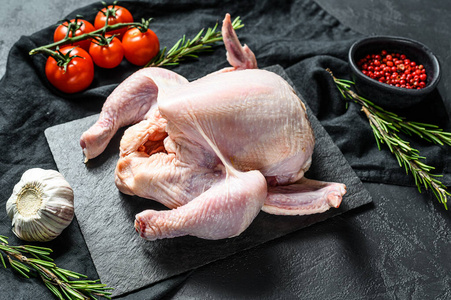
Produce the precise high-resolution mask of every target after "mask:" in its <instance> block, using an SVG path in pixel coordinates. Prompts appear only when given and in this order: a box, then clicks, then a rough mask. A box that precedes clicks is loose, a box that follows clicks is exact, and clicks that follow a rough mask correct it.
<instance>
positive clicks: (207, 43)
mask: <svg viewBox="0 0 451 300" xmlns="http://www.w3.org/2000/svg"><path fill="white" fill-rule="evenodd" d="M217 27H218V23H216V25H215V26H214V27H213V28H208V29H207V31H206V32H205V34H204V35H202V34H203V33H204V29H202V30H201V31H200V32H199V33H198V34H197V35H196V36H195V37H194V38H193V39H186V36H185V35H183V37H182V38H181V39H179V40H178V41H177V42H176V43H175V44H174V46H173V47H172V48H171V49H170V50H169V51H167V48H166V47H164V48H163V49H161V50H160V52H158V54H157V55H156V56H155V57H154V58H153V59H152V60H151V61H150V62H149V63H147V64H146V66H145V67H162V66H174V65H178V64H179V62H180V61H182V60H183V58H184V57H192V58H197V57H198V56H197V55H196V54H195V53H199V52H203V51H208V50H210V49H211V48H212V45H213V44H214V43H216V42H220V41H222V35H221V31H220V30H217ZM232 27H233V29H235V30H237V29H240V28H242V27H244V24H242V22H241V19H240V17H237V18H235V20H233V22H232Z"/></svg>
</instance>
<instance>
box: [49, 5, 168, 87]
mask: <svg viewBox="0 0 451 300" xmlns="http://www.w3.org/2000/svg"><path fill="white" fill-rule="evenodd" d="M107 15H108V20H107ZM106 22H108V25H114V24H117V23H132V22H133V16H132V14H131V13H130V11H129V10H127V9H126V8H124V7H122V6H118V5H115V4H113V5H108V6H107V7H105V8H103V9H102V10H101V11H99V12H98V13H97V15H96V17H95V20H94V25H92V24H91V23H90V22H88V21H86V20H83V19H80V18H78V17H77V18H75V19H72V20H70V21H65V22H64V23H62V24H61V25H59V26H58V27H57V28H56V30H55V33H54V37H53V38H54V41H55V42H57V41H60V40H62V39H64V38H66V36H68V37H74V36H80V35H82V34H85V33H89V32H92V31H95V30H97V29H100V28H103V27H104V26H105V23H106ZM74 47H76V48H74ZM71 49H73V50H72V51H70V50H71ZM159 50H160V43H159V40H158V37H157V35H156V34H155V33H154V32H153V31H152V30H150V29H147V30H146V31H145V32H141V30H140V29H138V28H134V27H133V28H128V27H123V28H120V29H116V30H112V31H108V32H107V35H106V36H105V37H102V38H100V39H86V40H83V41H79V42H76V43H74V44H71V45H69V46H65V47H63V48H62V49H60V52H61V53H62V54H66V53H69V56H71V57H72V59H71V60H70V61H69V62H68V63H67V64H66V65H65V66H64V67H63V65H62V64H61V62H60V63H58V61H57V60H56V59H55V58H54V57H52V56H50V57H49V58H48V59H47V63H46V67H45V72H46V76H47V78H48V80H49V81H50V83H52V84H53V85H54V86H55V87H56V88H58V89H59V90H61V91H63V92H66V93H75V92H79V91H82V90H84V89H86V88H87V87H88V86H89V85H90V84H91V83H92V81H93V79H94V65H93V63H94V64H95V65H97V66H98V67H101V68H107V69H111V68H115V67H117V66H118V65H119V64H120V63H121V62H122V60H123V58H124V56H125V58H126V59H127V60H128V61H129V62H130V63H132V64H134V65H137V66H144V65H145V64H146V63H148V62H149V61H150V60H151V59H152V58H153V57H155V56H156V55H157V54H158V51H159Z"/></svg>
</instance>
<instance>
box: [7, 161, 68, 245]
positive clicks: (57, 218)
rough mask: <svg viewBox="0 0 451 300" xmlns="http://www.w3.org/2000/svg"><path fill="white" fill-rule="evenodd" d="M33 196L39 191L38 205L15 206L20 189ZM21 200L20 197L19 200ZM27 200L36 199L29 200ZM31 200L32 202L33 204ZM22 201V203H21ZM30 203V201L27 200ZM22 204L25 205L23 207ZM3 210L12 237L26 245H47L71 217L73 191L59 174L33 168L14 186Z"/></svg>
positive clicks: (66, 224)
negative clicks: (10, 224) (9, 223)
mask: <svg viewBox="0 0 451 300" xmlns="http://www.w3.org/2000/svg"><path fill="white" fill-rule="evenodd" d="M27 186H28V187H31V189H28V190H29V191H31V192H26V193H28V194H32V195H36V193H34V191H40V193H38V194H39V195H40V197H39V198H40V199H41V202H40V204H39V202H35V204H36V205H34V208H33V205H31V204H30V207H27V206H26V205H28V203H31V202H28V203H27V202H22V203H19V202H20V201H22V200H20V199H19V198H20V195H21V193H22V195H23V194H24V190H27ZM22 198H24V197H22ZM29 199H32V200H33V199H34V200H35V199H37V197H34V196H33V197H30V198H29ZM19 200H20V201H19ZM34 200H33V201H34ZM24 201H25V200H24ZM30 201H31V200H30ZM24 203H25V204H24ZM6 211H7V213H8V216H9V217H10V218H11V220H12V227H13V228H12V230H13V232H14V234H15V235H16V236H17V237H18V238H20V239H22V240H24V241H30V242H34V241H36V242H47V241H51V240H53V239H54V238H56V237H57V236H58V235H60V234H61V232H62V231H63V230H64V229H65V228H66V227H67V226H68V225H69V224H70V223H71V222H72V219H73V218H74V192H73V190H72V188H71V186H70V185H69V183H68V182H67V181H66V180H65V179H64V177H63V175H61V173H59V172H57V171H55V170H44V169H40V168H33V169H29V170H27V171H26V172H25V173H24V174H23V175H22V178H21V179H20V181H19V182H18V183H17V184H16V185H15V186H14V189H13V193H12V195H11V197H10V198H9V199H8V201H7V202H6Z"/></svg>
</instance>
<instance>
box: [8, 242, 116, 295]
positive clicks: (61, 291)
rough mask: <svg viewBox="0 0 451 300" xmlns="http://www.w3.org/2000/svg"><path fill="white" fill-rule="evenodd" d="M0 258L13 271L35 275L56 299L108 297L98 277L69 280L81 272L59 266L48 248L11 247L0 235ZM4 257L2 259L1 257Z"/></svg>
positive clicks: (27, 275)
mask: <svg viewBox="0 0 451 300" xmlns="http://www.w3.org/2000/svg"><path fill="white" fill-rule="evenodd" d="M0 251H1V252H2V253H0V261H1V263H2V264H3V266H4V267H5V268H7V267H6V261H8V264H9V265H10V266H11V267H12V268H13V269H14V270H15V271H17V273H19V274H20V275H22V276H23V277H25V278H30V276H33V277H36V276H39V277H40V278H41V279H42V281H43V282H44V284H45V286H46V287H47V288H48V289H49V290H50V291H51V292H52V293H53V294H55V296H57V297H58V299H62V300H64V299H69V300H73V299H80V300H85V299H97V298H96V297H97V296H98V297H104V298H107V299H111V297H110V295H111V292H109V290H112V288H110V287H107V286H106V285H105V284H102V283H99V280H88V279H82V280H70V279H69V278H75V279H80V278H86V276H85V275H83V274H79V273H76V272H73V271H70V270H66V269H62V268H59V267H57V266H56V265H55V263H54V262H53V259H52V258H50V257H49V255H50V254H51V253H52V252H53V251H52V249H50V248H45V247H39V246H32V245H23V246H11V245H9V244H8V240H7V237H6V236H3V235H0ZM4 256H6V259H5V257H4Z"/></svg>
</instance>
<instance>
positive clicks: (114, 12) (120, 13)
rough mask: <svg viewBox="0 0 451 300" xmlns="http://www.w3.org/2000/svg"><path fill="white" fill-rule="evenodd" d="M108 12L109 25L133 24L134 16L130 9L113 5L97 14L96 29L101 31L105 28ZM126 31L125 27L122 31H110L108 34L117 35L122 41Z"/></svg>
mask: <svg viewBox="0 0 451 300" xmlns="http://www.w3.org/2000/svg"><path fill="white" fill-rule="evenodd" d="M107 12H108V14H109V17H108V25H114V24H117V23H131V22H133V16H132V14H131V13H130V11H129V10H128V9H126V8H124V7H122V6H119V5H115V4H113V5H108V6H107V7H104V8H102V10H101V11H99V12H98V13H97V15H96V18H95V20H94V27H95V28H96V29H100V28H102V27H103V26H105V21H106V15H107ZM126 31H127V27H123V28H120V29H116V30H112V31H108V33H109V34H111V35H113V34H116V35H117V37H118V38H119V39H122V36H123V35H124V33H125V32H126Z"/></svg>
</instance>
